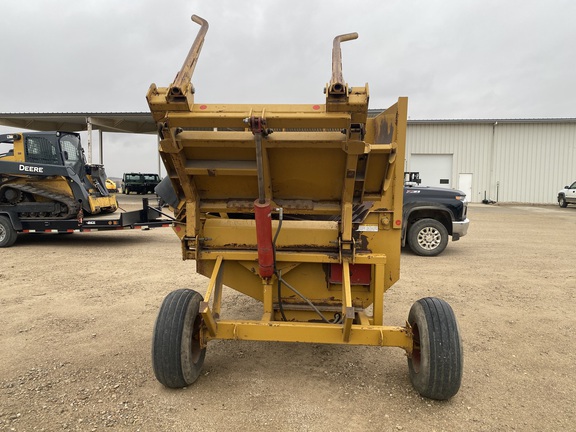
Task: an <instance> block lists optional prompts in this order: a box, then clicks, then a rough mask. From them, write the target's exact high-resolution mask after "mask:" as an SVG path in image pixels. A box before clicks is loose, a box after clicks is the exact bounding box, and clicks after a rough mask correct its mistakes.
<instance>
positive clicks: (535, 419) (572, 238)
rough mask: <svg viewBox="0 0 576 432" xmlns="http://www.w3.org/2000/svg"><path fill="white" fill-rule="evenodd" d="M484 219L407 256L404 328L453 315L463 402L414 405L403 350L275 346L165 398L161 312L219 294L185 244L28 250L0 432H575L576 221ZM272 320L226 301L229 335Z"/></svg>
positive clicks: (496, 213) (130, 234) (477, 217)
mask: <svg viewBox="0 0 576 432" xmlns="http://www.w3.org/2000/svg"><path fill="white" fill-rule="evenodd" d="M121 199H123V200H125V199H126V197H122V198H121ZM131 199H132V198H131ZM129 205H130V203H124V204H123V207H129ZM469 216H470V219H471V221H472V222H471V226H470V230H469V233H468V235H467V236H466V237H464V238H462V239H461V240H460V241H458V242H452V243H450V244H449V245H448V248H447V249H446V251H445V253H444V254H443V255H441V256H440V257H437V258H423V257H417V256H415V255H412V254H411V253H410V252H408V251H404V252H403V255H402V276H401V280H400V282H398V283H397V284H396V285H395V286H394V287H392V289H391V290H389V291H388V293H387V295H386V302H385V314H386V315H385V323H386V324H390V325H402V324H403V323H404V321H405V320H406V317H407V314H408V310H409V309H410V306H411V304H412V303H413V302H414V301H416V300H418V299H419V298H421V297H425V296H437V297H441V298H443V299H445V300H446V301H448V302H449V303H450V304H451V305H452V307H453V308H454V311H455V313H456V316H457V318H458V320H459V324H460V328H461V333H462V337H463V344H464V362H465V365H464V377H463V385H462V388H461V389H460V392H459V393H458V394H457V395H456V396H455V397H454V398H452V399H451V400H450V401H448V402H434V401H430V400H427V399H423V398H421V397H420V396H419V395H418V394H417V393H415V392H414V390H413V389H412V387H411V385H410V382H409V379H408V370H407V365H406V358H405V356H404V355H403V352H402V351H401V350H399V349H394V348H374V347H346V346H325V345H307V344H283V343H271V342H265V343H258V342H233V341H215V342H211V343H210V345H209V346H208V350H207V355H206V361H205V364H204V369H203V373H202V375H201V376H200V378H199V380H198V381H197V382H196V383H195V384H194V385H192V386H190V387H188V388H186V389H182V390H168V389H165V388H163V387H162V386H161V385H160V384H159V383H158V382H157V381H156V379H155V378H154V374H153V372H152V370H151V363H150V362H151V361H150V349H151V348H150V345H151V336H152V327H153V325H154V320H155V318H156V314H157V311H158V308H159V306H160V304H161V302H162V299H163V298H164V296H165V295H166V294H168V293H169V292H170V291H172V290H174V289H177V288H182V287H188V288H193V289H196V290H198V291H199V292H201V293H204V292H205V289H206V285H207V281H206V279H205V278H203V277H201V276H198V275H196V274H195V273H194V264H193V262H190V261H182V260H181V257H180V245H179V242H178V240H177V238H176V236H175V235H174V234H173V232H172V231H171V230H170V229H167V228H163V229H155V230H150V231H143V232H142V231H121V232H100V233H78V234H73V235H66V236H59V235H28V236H21V237H20V238H19V239H18V241H17V243H16V245H15V246H14V247H12V248H9V249H0V263H1V264H0V310H1V311H2V313H1V314H0V364H1V365H2V366H1V369H0V430H7V431H10V430H14V431H35V430H38V431H40V430H46V431H48V430H62V429H66V430H82V431H98V430H105V429H108V430H111V429H113V430H126V431H137V430H141V431H155V430H219V431H237V430H262V429H264V428H270V429H271V430H282V431H318V430H322V431H329V430H352V429H359V430H368V431H388V430H390V431H397V430H407V431H411V430H429V431H433V430H435V431H442V430H446V431H453V430H473V431H494V430H514V429H516V430H522V431H542V430H573V429H574V424H575V421H576V414H575V412H574V409H573V407H574V406H576V381H575V380H574V378H573V377H574V376H575V372H576V371H575V369H576V366H575V365H576V354H575V353H576V339H575V338H574V337H573V334H574V331H575V329H576V315H575V314H574V304H575V300H576V299H575V297H576V294H575V292H576V276H575V274H576V269H575V267H574V260H575V254H574V245H576V208H567V209H560V208H557V207H529V206H483V205H473V206H471V208H470V210H469ZM259 307H260V304H259V303H258V302H256V301H253V300H252V299H249V298H246V297H244V296H242V295H241V294H239V293H237V292H236V291H233V290H228V289H226V290H225V292H224V305H223V313H224V314H225V316H226V317H239V316H245V315H246V314H253V315H256V316H257V315H258V313H259V311H260V310H259Z"/></svg>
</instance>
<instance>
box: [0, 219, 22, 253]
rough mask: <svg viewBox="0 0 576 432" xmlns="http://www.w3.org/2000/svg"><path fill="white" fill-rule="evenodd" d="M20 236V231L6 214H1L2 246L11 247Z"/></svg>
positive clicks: (0, 241) (0, 235) (0, 246)
mask: <svg viewBox="0 0 576 432" xmlns="http://www.w3.org/2000/svg"><path fill="white" fill-rule="evenodd" d="M16 238H18V233H17V232H16V230H15V229H14V228H13V227H12V223H11V222H10V220H9V219H8V218H7V217H5V216H0V248H4V247H10V246H12V245H13V244H14V242H15V241H16Z"/></svg>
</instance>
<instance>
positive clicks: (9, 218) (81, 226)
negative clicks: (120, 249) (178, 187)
mask: <svg viewBox="0 0 576 432" xmlns="http://www.w3.org/2000/svg"><path fill="white" fill-rule="evenodd" d="M11 207H12V208H11ZM13 207H14V206H9V205H6V206H3V205H0V247H9V246H12V245H13V244H14V242H15V241H16V238H17V234H19V233H20V234H30V233H56V234H66V233H75V232H97V231H113V230H126V229H143V230H146V229H150V228H164V227H172V226H174V220H173V219H172V218H170V217H169V216H166V215H165V214H163V213H162V211H161V209H159V208H156V207H153V206H150V204H149V200H148V199H147V198H144V199H142V208H141V209H139V210H132V211H125V212H122V213H118V214H101V215H95V216H90V217H86V218H85V217H83V216H82V214H80V215H79V216H78V217H77V218H75V219H42V218H36V219H21V218H20V217H18V214H17V213H16V212H15V211H14V209H13Z"/></svg>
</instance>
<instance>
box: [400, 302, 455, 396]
mask: <svg viewBox="0 0 576 432" xmlns="http://www.w3.org/2000/svg"><path fill="white" fill-rule="evenodd" d="M408 323H409V324H410V326H411V327H412V333H413V343H414V345H413V351H412V355H411V356H410V357H408V370H409V372H410V381H411V382H412V385H413V386H414V388H415V389H416V391H418V393H420V395H422V396H424V397H427V398H430V399H436V400H447V399H450V398H451V397H452V396H454V395H455V394H456V393H458V390H459V389H460V384H461V382H462V367H463V355H462V341H461V340H460V332H459V330H458V323H457V321H456V317H455V316H454V311H453V310H452V308H451V307H450V305H449V304H448V303H446V302H445V301H444V300H441V299H438V298H434V297H426V298H423V299H420V300H418V301H417V302H416V303H414V304H413V305H412V308H411V309H410V313H409V315H408Z"/></svg>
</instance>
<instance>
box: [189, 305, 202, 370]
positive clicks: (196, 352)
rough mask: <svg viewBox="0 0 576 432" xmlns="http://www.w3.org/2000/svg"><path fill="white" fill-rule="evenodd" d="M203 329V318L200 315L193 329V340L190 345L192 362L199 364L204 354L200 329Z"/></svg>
mask: <svg viewBox="0 0 576 432" xmlns="http://www.w3.org/2000/svg"><path fill="white" fill-rule="evenodd" d="M201 327H202V316H201V315H200V314H198V315H197V316H196V319H195V320H194V325H193V327H192V340H191V343H190V351H191V359H192V362H194V363H198V360H199V359H200V355H201V354H202V344H201V343H200V328H201Z"/></svg>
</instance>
